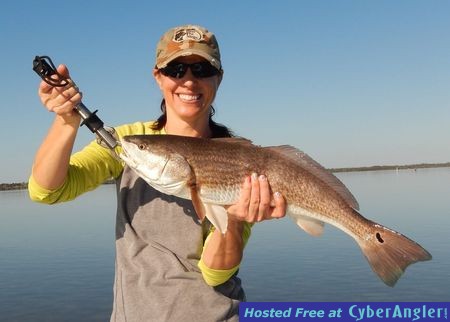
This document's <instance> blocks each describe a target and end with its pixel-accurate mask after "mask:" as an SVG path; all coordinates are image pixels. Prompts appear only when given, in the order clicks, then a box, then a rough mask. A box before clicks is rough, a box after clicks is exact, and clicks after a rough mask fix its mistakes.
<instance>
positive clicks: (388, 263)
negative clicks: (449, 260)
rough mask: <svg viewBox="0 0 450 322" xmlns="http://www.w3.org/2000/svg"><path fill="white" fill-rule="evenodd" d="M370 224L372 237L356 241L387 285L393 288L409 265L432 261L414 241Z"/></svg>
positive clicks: (377, 225) (373, 268) (367, 236)
mask: <svg viewBox="0 0 450 322" xmlns="http://www.w3.org/2000/svg"><path fill="white" fill-rule="evenodd" d="M370 224H371V225H372V229H370V233H369V234H371V235H366V236H364V237H363V238H360V239H357V240H356V241H357V242H358V244H359V246H360V247H361V250H362V252H363V253H364V256H365V257H366V258H367V260H368V262H369V264H370V266H371V268H372V270H373V271H374V272H375V273H376V274H377V275H378V276H379V277H380V278H381V280H382V281H383V282H384V283H385V284H386V285H388V286H391V287H393V286H394V285H395V283H396V282H397V281H398V279H399V278H400V276H401V275H402V274H403V273H404V271H405V269H406V268H407V267H408V266H409V265H411V264H414V263H416V262H420V261H427V260H430V259H431V254H430V253H428V252H427V251H426V250H425V249H424V248H423V247H422V246H420V245H419V244H417V243H416V242H414V241H413V240H411V239H409V238H407V237H406V236H404V235H402V234H400V233H398V232H396V231H393V230H391V229H389V228H386V227H384V226H381V225H379V224H376V223H374V222H370Z"/></svg>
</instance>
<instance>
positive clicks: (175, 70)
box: [159, 61, 220, 78]
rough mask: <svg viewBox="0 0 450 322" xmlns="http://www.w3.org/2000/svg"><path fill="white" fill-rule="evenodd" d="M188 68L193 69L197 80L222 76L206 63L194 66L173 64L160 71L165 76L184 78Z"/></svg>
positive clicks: (194, 64)
mask: <svg viewBox="0 0 450 322" xmlns="http://www.w3.org/2000/svg"><path fill="white" fill-rule="evenodd" d="M188 68H190V69H191V72H192V75H194V77H195V78H206V77H211V76H215V75H218V74H220V70H218V69H217V68H216V67H214V66H213V65H211V64H210V63H208V62H206V61H203V62H199V63H193V64H186V63H179V62H172V63H169V64H168V65H167V66H166V67H164V68H160V69H159V70H160V71H161V73H162V74H163V75H164V76H169V77H173V78H183V77H184V75H185V74H186V72H187V70H188Z"/></svg>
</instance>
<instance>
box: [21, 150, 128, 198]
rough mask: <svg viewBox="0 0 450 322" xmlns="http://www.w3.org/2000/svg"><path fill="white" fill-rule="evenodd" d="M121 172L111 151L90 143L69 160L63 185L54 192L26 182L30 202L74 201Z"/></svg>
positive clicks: (117, 161) (32, 180)
mask: <svg viewBox="0 0 450 322" xmlns="http://www.w3.org/2000/svg"><path fill="white" fill-rule="evenodd" d="M122 169H123V165H122V163H121V162H120V161H119V160H117V159H115V157H114V156H113V154H112V153H111V151H110V150H109V149H107V148H103V147H102V146H100V145H99V144H98V143H97V142H96V141H92V142H91V143H90V144H89V145H87V146H86V147H85V148H84V149H83V150H81V151H79V152H77V153H75V154H73V155H72V156H71V157H70V162H69V169H68V172H67V177H66V180H65V181H64V183H63V184H62V185H61V186H60V187H59V188H57V189H55V190H48V189H45V188H43V187H41V186H39V184H38V183H37V182H36V181H35V180H34V177H33V174H31V177H30V179H29V182H28V192H29V195H30V198H31V199H32V200H33V201H37V202H42V203H47V204H53V203H58V202H64V201H69V200H73V199H75V198H76V197H77V196H79V195H81V194H83V193H85V192H87V191H90V190H93V189H95V188H96V187H98V186H99V185H100V184H102V183H104V182H105V181H106V180H108V179H114V178H117V177H118V176H119V175H120V173H121V171H122Z"/></svg>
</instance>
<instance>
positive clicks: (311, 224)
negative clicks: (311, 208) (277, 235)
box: [295, 216, 324, 237]
mask: <svg viewBox="0 0 450 322" xmlns="http://www.w3.org/2000/svg"><path fill="white" fill-rule="evenodd" d="M295 222H296V223H297V225H298V226H299V227H300V228H301V229H303V230H304V231H305V232H307V233H308V234H310V235H312V236H314V237H318V236H320V235H322V233H323V227H324V222H323V221H320V220H316V219H312V218H308V217H304V216H299V217H296V218H295Z"/></svg>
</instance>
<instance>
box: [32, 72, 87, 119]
mask: <svg viewBox="0 0 450 322" xmlns="http://www.w3.org/2000/svg"><path fill="white" fill-rule="evenodd" d="M57 71H58V73H60V74H61V75H62V76H64V77H65V78H66V79H67V80H68V81H69V84H67V85H66V86H64V87H53V86H51V85H50V84H47V83H46V82H44V81H42V82H41V83H40V86H39V97H40V99H41V102H42V104H44V106H45V107H46V108H47V110H48V111H50V112H53V113H55V114H57V115H58V116H60V117H62V118H63V119H64V120H65V122H66V123H70V124H74V123H79V122H80V116H79V115H78V113H77V112H76V111H74V107H75V106H76V105H77V104H78V103H80V102H81V98H82V94H81V92H80V91H79V90H78V88H77V87H76V85H75V84H74V83H73V82H72V80H71V79H70V75H69V70H68V69H67V67H66V66H65V65H59V66H58V68H57Z"/></svg>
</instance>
